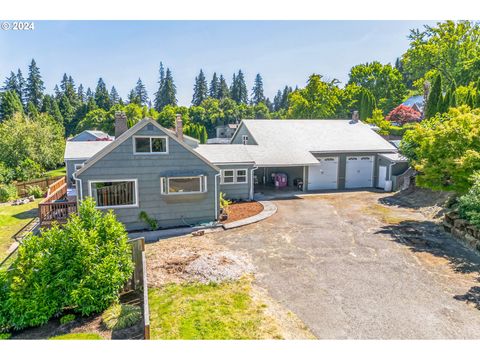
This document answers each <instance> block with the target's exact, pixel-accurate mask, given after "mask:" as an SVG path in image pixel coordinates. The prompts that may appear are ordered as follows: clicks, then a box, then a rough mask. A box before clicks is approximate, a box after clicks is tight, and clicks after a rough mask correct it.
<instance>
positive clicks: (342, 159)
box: [305, 152, 379, 191]
mask: <svg viewBox="0 0 480 360" xmlns="http://www.w3.org/2000/svg"><path fill="white" fill-rule="evenodd" d="M313 155H314V156H315V157H316V158H322V157H328V156H338V189H339V190H345V175H346V167H347V157H349V156H373V186H376V185H377V179H378V158H379V157H378V155H377V154H375V153H368V152H361V153H343V154H339V153H314V154H313ZM307 179H308V171H307ZM305 183H306V184H308V181H306V182H305ZM307 186H308V185H307ZM307 191H308V188H307Z"/></svg>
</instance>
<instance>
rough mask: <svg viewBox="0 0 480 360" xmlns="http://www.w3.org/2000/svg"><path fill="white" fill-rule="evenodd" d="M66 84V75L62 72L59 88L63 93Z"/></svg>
mask: <svg viewBox="0 0 480 360" xmlns="http://www.w3.org/2000/svg"><path fill="white" fill-rule="evenodd" d="M67 85H68V76H67V74H66V73H63V77H62V80H61V81H60V89H61V90H62V92H63V93H65V91H66V90H67Z"/></svg>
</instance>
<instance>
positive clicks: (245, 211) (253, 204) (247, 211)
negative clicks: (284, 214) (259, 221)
mask: <svg viewBox="0 0 480 360" xmlns="http://www.w3.org/2000/svg"><path fill="white" fill-rule="evenodd" d="M227 211H228V218H227V220H225V221H222V222H223V223H224V224H227V223H230V222H234V221H238V220H242V219H246V218H249V217H251V216H254V215H257V214H260V213H261V212H262V211H263V205H262V204H260V203H259V202H258V201H246V202H238V203H233V204H231V205H229V206H228V210H227Z"/></svg>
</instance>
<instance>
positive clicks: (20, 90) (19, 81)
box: [17, 69, 27, 106]
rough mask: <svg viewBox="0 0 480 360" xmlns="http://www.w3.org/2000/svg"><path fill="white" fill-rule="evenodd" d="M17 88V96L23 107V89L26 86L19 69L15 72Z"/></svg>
mask: <svg viewBox="0 0 480 360" xmlns="http://www.w3.org/2000/svg"><path fill="white" fill-rule="evenodd" d="M17 86H18V91H17V93H18V96H19V98H20V101H21V102H22V104H23V105H24V106H25V104H26V95H25V88H26V86H27V82H26V81H25V78H24V77H23V74H22V70H20V69H18V70H17Z"/></svg>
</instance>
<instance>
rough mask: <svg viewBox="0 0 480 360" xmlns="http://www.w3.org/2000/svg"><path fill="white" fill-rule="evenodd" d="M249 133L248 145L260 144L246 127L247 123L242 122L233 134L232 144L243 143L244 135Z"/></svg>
mask: <svg viewBox="0 0 480 360" xmlns="http://www.w3.org/2000/svg"><path fill="white" fill-rule="evenodd" d="M243 135H247V136H248V143H247V145H258V144H257V142H256V141H255V139H254V138H253V136H252V134H251V133H250V131H248V129H247V128H246V126H245V125H243V123H242V124H240V127H239V128H238V129H237V132H236V133H235V134H234V135H233V137H232V140H231V141H230V143H231V144H243V142H242V136H243Z"/></svg>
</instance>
